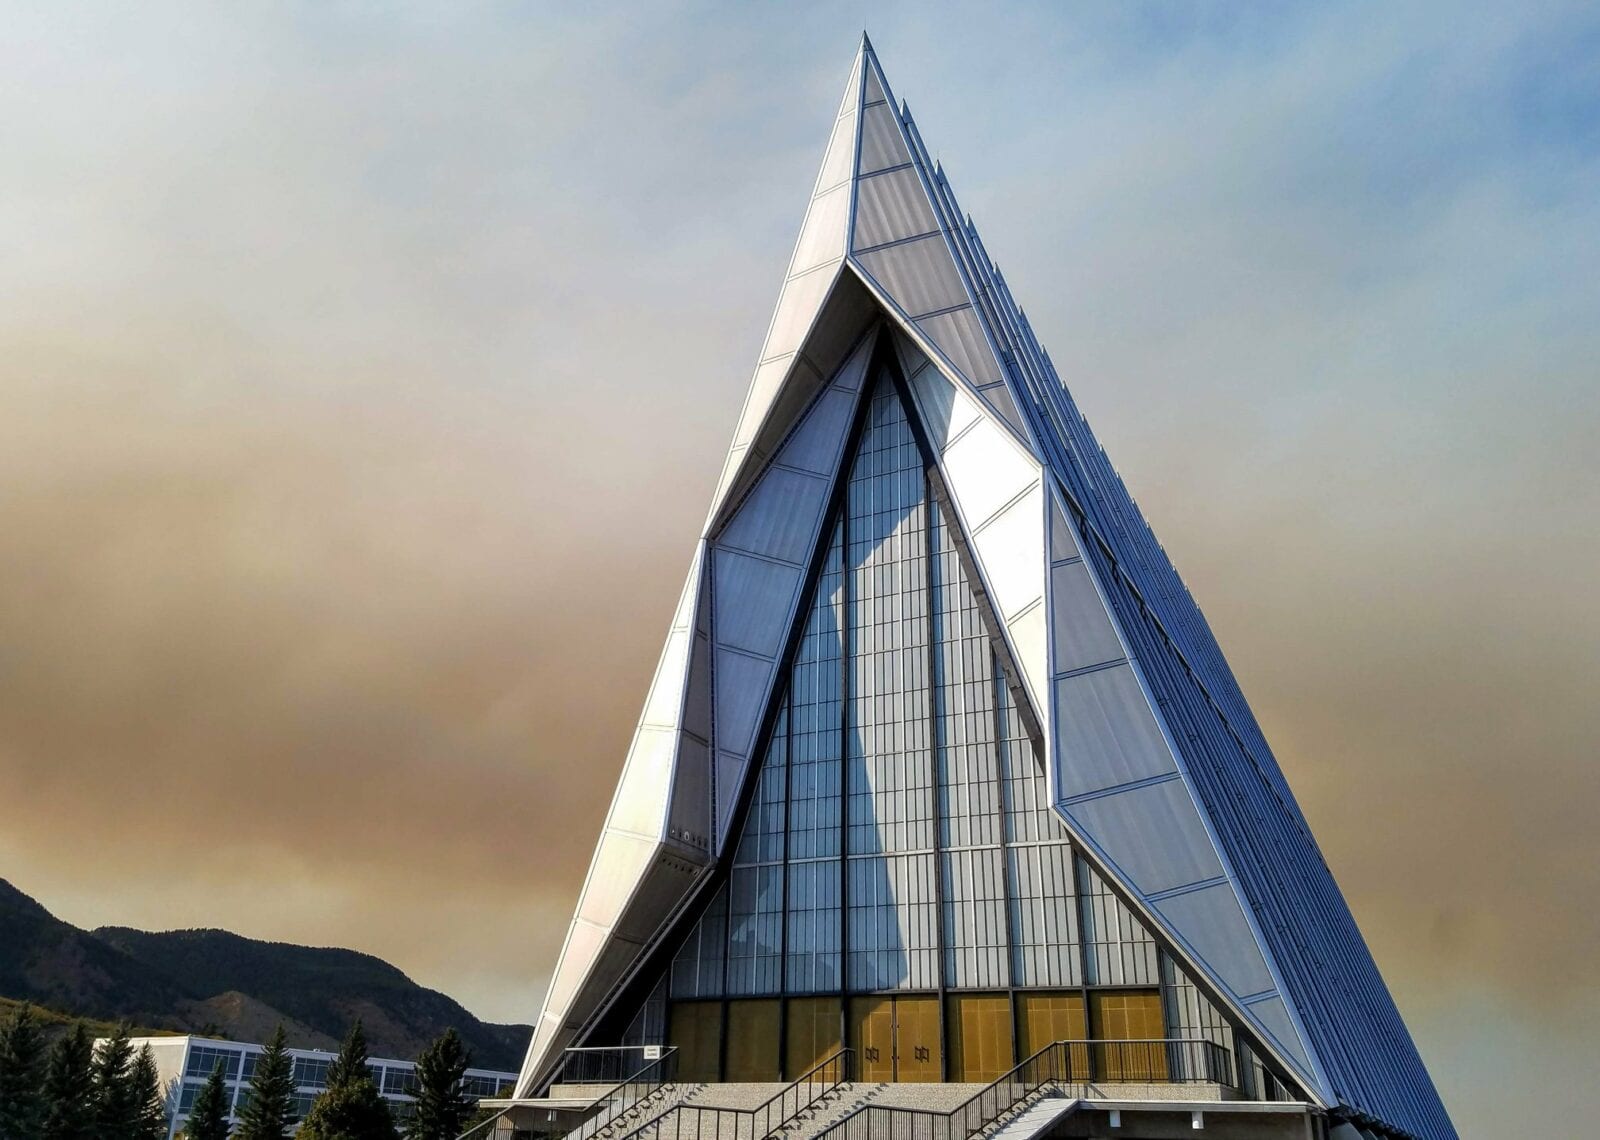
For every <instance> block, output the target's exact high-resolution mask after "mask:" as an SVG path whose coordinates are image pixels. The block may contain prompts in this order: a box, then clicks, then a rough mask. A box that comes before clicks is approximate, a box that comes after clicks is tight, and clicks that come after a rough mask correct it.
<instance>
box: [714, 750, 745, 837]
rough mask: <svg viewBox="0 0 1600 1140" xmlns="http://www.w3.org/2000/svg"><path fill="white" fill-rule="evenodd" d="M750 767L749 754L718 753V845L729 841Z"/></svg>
mask: <svg viewBox="0 0 1600 1140" xmlns="http://www.w3.org/2000/svg"><path fill="white" fill-rule="evenodd" d="M749 767H750V760H749V757H747V756H739V755H736V754H734V753H732V752H718V753H717V814H716V819H717V822H716V828H717V847H718V848H719V849H720V848H722V847H724V846H725V845H726V843H727V838H728V828H729V827H730V826H731V825H732V823H733V813H734V809H735V808H737V807H738V804H739V792H740V791H741V790H742V789H743V788H744V779H745V772H746V770H747V769H748V768H749Z"/></svg>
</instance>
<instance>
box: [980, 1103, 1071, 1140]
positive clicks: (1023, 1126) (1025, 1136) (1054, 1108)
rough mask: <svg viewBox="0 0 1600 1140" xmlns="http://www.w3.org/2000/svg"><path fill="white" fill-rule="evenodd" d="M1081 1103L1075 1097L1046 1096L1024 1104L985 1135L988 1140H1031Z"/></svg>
mask: <svg viewBox="0 0 1600 1140" xmlns="http://www.w3.org/2000/svg"><path fill="white" fill-rule="evenodd" d="M1080 1103H1081V1102H1080V1101H1079V1100H1078V1099H1077V1098H1075V1097H1065V1096H1053V1095H1046V1096H1041V1097H1038V1098H1037V1099H1035V1100H1033V1101H1030V1102H1028V1103H1026V1104H1025V1105H1024V1106H1023V1107H1022V1109H1021V1110H1020V1111H1018V1112H1015V1113H1012V1114H1010V1115H1009V1116H1006V1117H1002V1118H1001V1119H1000V1120H999V1121H998V1122H997V1123H996V1124H995V1125H994V1126H993V1127H992V1128H991V1129H989V1130H988V1132H987V1133H986V1134H985V1135H986V1136H987V1137H988V1140H1033V1137H1035V1136H1039V1135H1041V1134H1043V1133H1044V1132H1045V1131H1047V1130H1048V1129H1049V1128H1051V1127H1052V1126H1053V1125H1054V1124H1055V1122H1056V1121H1058V1120H1060V1119H1061V1118H1062V1117H1063V1116H1066V1115H1067V1114H1068V1113H1071V1112H1075V1111H1077V1108H1078V1105H1079V1104H1080Z"/></svg>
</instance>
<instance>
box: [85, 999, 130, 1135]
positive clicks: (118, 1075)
mask: <svg viewBox="0 0 1600 1140" xmlns="http://www.w3.org/2000/svg"><path fill="white" fill-rule="evenodd" d="M94 1121H95V1128H96V1130H97V1131H96V1133H95V1134H96V1135H97V1136H99V1137H100V1140H133V1136H134V1132H135V1131H136V1130H137V1128H138V1123H139V1105H138V1101H137V1100H136V1099H135V1094H134V1090H133V1043H132V1042H131V1041H129V1040H128V1027H127V1026H126V1025H119V1026H117V1028H116V1031H115V1032H114V1033H112V1035H111V1036H110V1037H107V1038H106V1039H105V1040H104V1041H102V1042H100V1047H99V1048H98V1049H96V1050H95V1054H94Z"/></svg>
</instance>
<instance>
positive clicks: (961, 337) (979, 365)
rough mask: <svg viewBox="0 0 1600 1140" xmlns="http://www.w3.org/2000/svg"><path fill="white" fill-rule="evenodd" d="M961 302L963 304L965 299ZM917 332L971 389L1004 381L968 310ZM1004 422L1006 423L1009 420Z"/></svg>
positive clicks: (933, 320) (922, 324)
mask: <svg viewBox="0 0 1600 1140" xmlns="http://www.w3.org/2000/svg"><path fill="white" fill-rule="evenodd" d="M858 229H859V227H858ZM962 300H963V301H964V300H966V297H965V296H964V295H963V297H962ZM956 303H957V304H959V303H960V302H956ZM927 311H928V310H926V309H924V310H923V312H927ZM917 328H918V329H920V330H921V331H922V333H923V334H924V335H925V336H926V337H927V338H928V339H929V340H931V341H933V343H934V344H935V345H937V346H938V348H939V351H940V352H942V353H944V354H945V356H946V357H948V358H949V360H950V363H951V364H953V365H955V366H956V368H957V370H959V371H960V373H961V375H963V376H965V377H966V378H967V381H968V382H969V383H971V384H972V385H973V386H974V387H978V386H981V385H984V384H993V383H995V382H996V381H998V380H1000V379H1002V378H1003V376H1002V373H1001V371H1000V362H999V361H997V360H996V359H995V358H994V350H993V349H991V348H990V347H989V342H988V341H987V340H986V339H984V335H983V324H982V322H980V321H979V319H978V314H977V313H975V312H974V311H973V310H972V309H971V308H966V309H957V310H956V311H955V312H953V313H940V314H938V315H937V316H933V317H924V318H922V319H921V320H920V321H918V322H917ZM997 410H998V409H997ZM1005 418H1006V419H1007V420H1008V422H1009V421H1010V420H1011V418H1012V417H1010V416H1007V417H1005Z"/></svg>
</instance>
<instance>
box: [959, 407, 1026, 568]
mask: <svg viewBox="0 0 1600 1140" xmlns="http://www.w3.org/2000/svg"><path fill="white" fill-rule="evenodd" d="M943 464H944V473H945V477H946V479H947V480H948V482H949V484H950V490H951V492H952V493H953V494H954V495H955V497H956V501H957V502H958V503H960V504H961V515H962V518H963V521H965V522H966V524H967V527H968V530H969V531H970V530H973V529H976V528H977V527H980V526H982V525H983V524H984V523H985V522H987V521H988V520H989V519H990V518H991V517H993V515H994V514H995V512H996V511H998V510H1000V508H1002V507H1004V506H1005V505H1006V504H1007V503H1009V502H1010V501H1011V500H1012V499H1015V498H1016V497H1017V496H1018V495H1020V494H1022V492H1023V491H1026V490H1027V489H1028V487H1029V485H1030V484H1037V483H1038V481H1039V466H1038V464H1037V463H1035V462H1034V461H1033V460H1031V459H1029V458H1028V457H1027V456H1026V455H1025V454H1023V452H1022V450H1021V449H1020V448H1018V447H1017V445H1016V444H1015V443H1014V442H1013V441H1012V439H1011V437H1010V435H1008V434H1007V433H1006V431H1005V430H1004V429H1003V428H1001V427H999V426H998V425H997V424H994V423H992V422H990V421H988V420H984V421H983V422H981V423H979V424H977V425H976V426H974V427H973V428H972V430H970V431H968V432H967V433H966V434H965V435H963V436H962V437H961V438H960V439H958V440H956V441H955V443H953V444H951V445H950V447H949V449H948V450H947V451H945V453H944V460H943ZM1042 526H1043V524H1042V522H1041V529H1042ZM1041 560H1042V553H1041Z"/></svg>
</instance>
